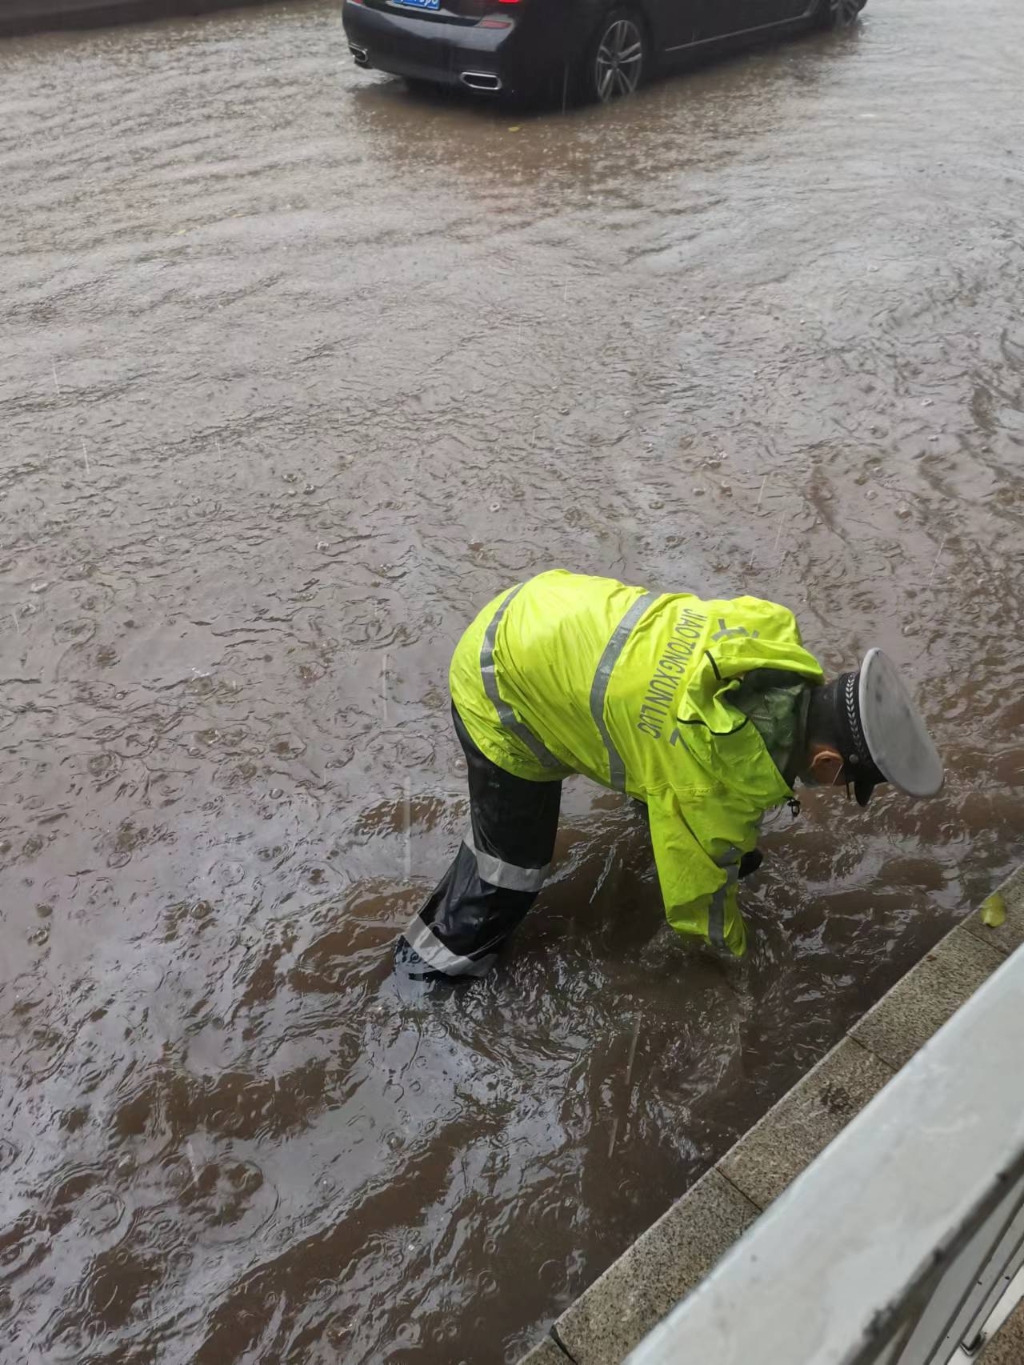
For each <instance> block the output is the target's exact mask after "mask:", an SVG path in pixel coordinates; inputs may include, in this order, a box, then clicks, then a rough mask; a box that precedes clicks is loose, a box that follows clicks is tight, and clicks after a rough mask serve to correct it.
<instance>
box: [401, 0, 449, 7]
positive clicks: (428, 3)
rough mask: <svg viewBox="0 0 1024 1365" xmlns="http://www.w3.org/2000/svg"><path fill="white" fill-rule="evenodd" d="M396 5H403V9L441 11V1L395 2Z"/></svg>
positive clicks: (412, 0)
mask: <svg viewBox="0 0 1024 1365" xmlns="http://www.w3.org/2000/svg"><path fill="white" fill-rule="evenodd" d="M393 3H394V4H396V5H401V6H402V7H403V9H440V8H441V0H393Z"/></svg>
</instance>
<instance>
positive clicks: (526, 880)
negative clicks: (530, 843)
mask: <svg viewBox="0 0 1024 1365" xmlns="http://www.w3.org/2000/svg"><path fill="white" fill-rule="evenodd" d="M462 842H463V843H464V844H465V845H466V847H467V848H468V849H469V851H470V853H472V855H473V857H474V858H475V859H476V870H477V872H478V873H479V874H480V880H481V881H483V882H486V883H487V884H488V886H500V887H501V889H502V890H503V891H540V889H541V888H542V887H543V885H544V883H545V881H546V880H547V875H548V872H549V871H550V870H551V864H550V863H548V864H547V866H546V867H517V866H516V864H515V863H506V862H503V861H502V860H501V858H496V857H495V856H494V854H493V853H484V852H483V851H482V850H481V849H479V848H477V846H476V844H475V843H474V842H473V831H472V829H470V830H469V832H468V833H467V834H466V837H465V838H464V839H463V841H462Z"/></svg>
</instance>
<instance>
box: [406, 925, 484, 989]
mask: <svg viewBox="0 0 1024 1365" xmlns="http://www.w3.org/2000/svg"><path fill="white" fill-rule="evenodd" d="M405 941H406V943H408V945H409V947H410V948H412V950H413V951H414V952H415V953H417V954H418V955H419V956H420V957H421V958H422V959H423V961H424V962H425V963H426V964H427V966H428V967H433V968H434V970H435V971H437V972H444V974H445V976H483V975H484V973H485V972H487V971H489V970H490V969H491V967H493V965H494V963H495V961H496V959H497V953H488V954H487V956H486V957H481V958H472V957H461V956H460V955H459V954H458V953H453V952H451V950H450V949H448V948H446V947H445V946H444V944H443V943H442V942H441V940H440V939H439V938H438V937H437V935H436V934H435V933H434V931H433V929H431V927H430V925H429V924H424V923H423V921H422V920H421V919H420V917H419V915H413V917H412V919H411V920H410V921H409V923H408V925H407V926H406V929H405Z"/></svg>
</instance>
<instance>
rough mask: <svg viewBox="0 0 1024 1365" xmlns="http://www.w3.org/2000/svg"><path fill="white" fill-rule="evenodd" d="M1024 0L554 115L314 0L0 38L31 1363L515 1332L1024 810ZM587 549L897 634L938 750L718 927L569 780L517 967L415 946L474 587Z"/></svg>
mask: <svg viewBox="0 0 1024 1365" xmlns="http://www.w3.org/2000/svg"><path fill="white" fill-rule="evenodd" d="M1022 49H1024V11H1022V9H1021V6H1020V4H1019V3H1018V0H970V3H968V2H967V0H960V2H959V3H958V2H957V0H889V3H879V0H872V3H871V4H870V6H869V8H868V10H867V12H866V15H865V22H864V24H863V26H862V28H861V29H860V31H859V32H857V33H853V34H850V35H848V36H838V37H833V36H822V37H820V38H812V39H810V40H806V41H801V42H797V43H793V44H791V45H789V46H786V47H784V48H780V49H777V50H773V51H765V52H760V53H756V54H752V55H748V56H745V57H741V58H739V59H737V60H734V61H730V62H727V63H722V64H718V65H715V66H712V67H709V68H706V69H704V70H702V71H699V72H696V73H694V74H692V75H690V76H688V77H683V78H679V79H674V80H671V81H668V82H666V83H663V84H659V85H655V86H653V87H652V88H650V89H649V90H648V91H647V92H646V93H644V94H643V95H642V96H640V97H639V98H637V99H635V100H634V101H633V102H631V103H629V104H626V105H621V106H619V107H616V108H611V109H608V110H587V111H580V112H576V113H570V114H569V115H568V116H566V117H559V116H542V117H535V116H527V115H517V114H509V113H508V112H502V111H500V110H494V109H489V108H486V107H484V108H481V107H473V106H466V105H463V104H460V103H457V102H445V103H428V102H424V101H423V100H421V99H417V98H413V97H412V96H411V95H409V94H407V93H406V92H405V91H404V89H403V88H402V86H401V85H400V84H398V83H396V82H393V81H390V80H388V79H386V78H383V77H380V76H376V75H373V74H368V73H362V72H358V71H356V70H355V69H354V68H353V67H352V65H351V63H350V61H349V59H348V57H347V54H346V51H345V46H344V42H343V36H342V31H341V26H340V19H339V16H338V14H337V12H336V11H335V10H334V9H333V8H329V7H320V6H312V7H303V6H299V7H278V8H274V9H265V10H249V11H245V12H239V13H232V14H226V15H221V16H219V17H216V18H206V19H202V20H187V21H181V22H174V23H167V24H162V25H152V26H149V27H138V28H128V29H123V30H120V31H109V32H94V33H90V34H85V35H56V36H47V37H42V38H36V39H31V40H28V39H26V40H16V41H10V42H7V43H5V44H4V45H3V46H2V47H0V185H2V187H3V188H2V203H0V223H2V246H0V250H2V270H0V313H2V316H3V324H4V325H3V331H2V336H0V352H2V369H0V421H2V439H3V450H2V470H0V639H2V651H3V663H2V669H0V675H2V689H0V747H2V755H3V790H2V798H0V800H2V826H0V865H2V871H0V906H2V911H0V913H2V925H3V932H2V939H0V956H2V973H0V1041H2V1049H3V1051H2V1062H0V1065H2V1120H0V1125H2V1126H0V1166H2V1168H3V1169H2V1182H0V1317H2V1318H3V1329H2V1330H3V1345H2V1347H0V1354H2V1358H3V1361H4V1365H30V1363H31V1365H35V1363H36V1362H43V1361H45V1362H47V1365H49V1362H63V1361H74V1362H76V1363H78V1365H98V1363H99V1362H105V1363H107V1365H114V1363H115V1362H116V1363H117V1365H149V1363H150V1362H160V1365H163V1363H164V1362H167V1363H168V1365H193V1363H194V1365H228V1363H229V1362H237V1363H238V1365H243V1362H244V1363H245V1365H253V1363H254V1362H266V1363H269V1362H280V1365H317V1363H324V1365H326V1362H329V1361H330V1362H338V1361H343V1362H345V1363H346V1365H380V1363H381V1362H388V1363H389V1365H405V1363H406V1362H410V1363H411V1362H417V1363H419V1362H423V1363H424V1365H457V1362H464V1363H465V1365H499V1363H500V1362H506V1361H512V1360H513V1359H514V1358H515V1357H516V1355H517V1353H518V1352H519V1351H520V1350H521V1349H523V1348H524V1347H525V1346H526V1345H527V1344H528V1343H529V1342H530V1341H531V1340H532V1339H533V1337H534V1336H535V1335H536V1333H537V1332H538V1331H540V1330H542V1329H543V1327H544V1326H545V1325H546V1324H547V1323H548V1322H549V1321H550V1320H551V1319H552V1318H553V1316H554V1315H555V1314H556V1313H557V1312H559V1311H560V1310H561V1309H562V1308H563V1307H564V1306H565V1305H566V1303H567V1302H568V1301H569V1300H570V1298H571V1297H572V1296H573V1295H575V1294H576V1293H577V1292H578V1291H579V1290H580V1289H582V1288H583V1287H584V1286H585V1285H586V1284H588V1283H589V1282H590V1281H591V1280H592V1279H593V1278H594V1277H595V1276H596V1275H597V1274H598V1273H599V1272H600V1271H601V1270H602V1269H603V1268H604V1267H605V1266H606V1265H607V1264H608V1263H609V1262H610V1261H611V1260H612V1259H613V1258H614V1257H615V1256H616V1255H617V1253H619V1252H620V1251H621V1250H622V1249H623V1248H624V1247H625V1246H626V1244H627V1243H628V1242H629V1241H630V1239H631V1238H632V1237H633V1236H634V1235H635V1234H637V1233H638V1232H640V1231H641V1229H643V1228H644V1227H646V1226H647V1225H648V1224H649V1223H650V1222H651V1221H652V1219H654V1218H655V1217H656V1216H657V1215H658V1214H659V1213H660V1212H661V1211H662V1210H663V1209H664V1208H665V1207H666V1206H667V1205H668V1204H669V1202H670V1201H671V1200H672V1199H673V1198H674V1197H675V1196H677V1195H678V1194H679V1193H680V1192H681V1191H682V1190H683V1189H684V1188H685V1187H686V1186H687V1185H688V1184H689V1183H691V1182H692V1181H693V1180H694V1179H695V1178H696V1177H697V1176H698V1175H699V1173H700V1172H701V1171H702V1170H703V1169H704V1168H705V1167H706V1166H707V1165H708V1164H709V1162H710V1161H711V1160H712V1159H713V1158H714V1157H715V1156H716V1155H717V1154H719V1153H721V1152H722V1151H723V1149H724V1148H725V1147H726V1146H727V1145H728V1144H729V1142H730V1141H731V1140H732V1139H733V1138H734V1137H735V1136H736V1135H737V1134H738V1133H739V1132H740V1131H741V1130H742V1129H743V1128H744V1127H745V1126H746V1125H747V1124H748V1123H749V1122H750V1121H751V1120H752V1119H753V1118H755V1117H756V1116H757V1115H759V1114H760V1113H761V1112H762V1111H763V1110H764V1109H765V1108H766V1107H767V1105H768V1104H769V1102H770V1101H771V1100H772V1099H773V1098H774V1097H776V1096H778V1095H779V1094H780V1093H781V1092H782V1091H783V1089H784V1088H785V1087H786V1086H787V1085H788V1084H789V1083H790V1082H792V1081H793V1080H794V1078H795V1077H796V1076H797V1075H798V1074H799V1073H800V1072H801V1071H802V1070H803V1069H805V1068H806V1067H807V1066H808V1065H809V1064H810V1063H811V1061H812V1060H813V1059H815V1058H816V1057H818V1056H819V1055H820V1054H821V1053H822V1052H823V1051H824V1050H825V1049H826V1048H827V1047H828V1046H829V1045H830V1044H831V1043H832V1042H833V1041H834V1040H835V1039H836V1038H837V1037H838V1035H839V1034H840V1033H841V1032H842V1030H843V1029H844V1027H845V1026H846V1025H848V1024H849V1022H850V1021H851V1020H852V1019H853V1018H854V1017H855V1016H856V1015H857V1014H858V1013H859V1012H861V1011H862V1010H864V1009H865V1008H866V1007H867V1006H868V1005H869V1004H870V1003H871V1002H872V1001H873V1000H875V999H876V998H877V997H878V996H879V995H880V994H881V993H882V992H883V991H884V990H885V989H886V987H888V986H889V985H890V984H891V983H892V982H893V980H894V979H895V978H896V977H897V976H898V975H899V974H900V973H902V972H903V971H904V970H905V969H906V968H908V967H909V966H910V965H911V964H912V963H913V962H914V961H915V960H916V959H917V958H918V957H919V956H920V955H921V954H922V953H923V952H924V951H925V950H927V949H928V947H929V946H930V945H931V944H933V943H934V942H935V941H936V940H937V939H938V938H939V937H940V936H941V935H942V934H943V933H944V931H945V930H946V929H948V928H949V927H950V925H951V924H953V923H954V922H955V921H956V920H957V918H958V917H959V916H961V915H962V914H963V913H964V911H965V909H966V907H967V906H968V905H969V904H970V903H971V902H972V901H975V900H976V899H977V898H978V896H979V895H980V894H981V893H982V892H983V891H984V890H985V889H986V888H988V887H990V886H991V885H992V884H993V883H994V881H995V880H996V878H997V877H999V876H1000V874H1002V873H1004V872H1006V871H1007V870H1008V869H1009V868H1010V866H1011V865H1012V864H1013V863H1014V861H1015V860H1017V859H1019V858H1020V856H1021V854H1022V853H1024V829H1022V784H1024V761H1022V754H1024V741H1022V733H1021V730H1022V723H1024V695H1022V689H1021V679H1022V663H1024V643H1022V637H1024V606H1022V603H1024V582H1022V562H1024V561H1022V550H1024V489H1022V455H1024V321H1022V319H1024V247H1022V236H1024V230H1022V226H1021V225H1022V222H1024V176H1022V148H1024V100H1022V99H1021V93H1020V76H1019V54H1020V52H1021V50H1022ZM553 565H566V566H569V567H572V568H576V569H580V570H586V571H591V572H598V573H613V574H616V575H619V576H621V577H623V578H625V579H626V580H628V581H631V582H638V583H644V584H650V585H659V586H664V587H672V588H685V587H689V588H693V589H695V590H697V591H705V592H709V593H710V592H714V593H716V594H719V595H724V594H729V593H736V592H740V591H751V592H754V593H758V594H761V595H766V596H772V597H775V598H777V599H779V600H781V601H783V602H786V603H789V604H790V605H792V606H793V607H794V608H795V609H796V611H797V612H798V615H799V617H800V619H801V622H802V624H803V627H804V631H805V636H806V638H807V639H808V641H809V643H810V644H811V646H812V647H814V648H816V649H817V650H819V651H820V652H821V653H822V654H823V656H824V657H825V659H826V660H827V662H828V664H829V666H830V667H833V668H835V667H837V666H840V665H843V664H851V663H853V662H855V661H856V659H857V658H858V655H859V652H860V651H861V650H863V649H864V648H865V647H866V646H868V645H869V644H871V643H878V644H881V645H883V646H884V647H885V648H886V649H888V650H889V651H891V653H892V654H893V655H894V656H895V657H896V658H897V659H898V660H899V661H900V662H901V663H902V664H903V665H904V666H905V667H906V668H907V670H908V671H909V673H910V674H911V675H912V677H913V679H914V680H915V685H916V687H917V689H918V691H919V694H920V697H921V699H922V702H923V706H924V709H925V710H926V712H927V713H928V715H929V717H930V718H931V721H932V722H933V725H934V729H935V732H936V734H937V737H938V739H939V741H940V743H941V746H942V748H943V750H944V753H945V756H946V759H947V762H948V766H949V781H948V785H947V788H946V791H945V793H944V795H943V797H942V798H941V799H940V800H937V801H936V802H934V803H931V804H928V805H922V806H914V805H911V804H908V803H906V802H904V801H902V800H896V799H893V798H892V797H891V796H884V797H882V799H880V800H877V801H876V803H875V805H874V806H873V807H872V809H871V811H870V813H866V814H865V813H860V812H859V811H858V810H857V809H856V808H854V809H853V810H850V809H849V808H848V807H847V806H846V803H845V802H844V801H843V800H842V798H841V797H837V796H832V797H828V798H827V799H821V798H817V799H816V798H814V797H812V798H810V799H808V800H807V802H806V805H805V810H804V814H803V816H802V818H800V819H799V820H798V821H797V822H795V823H792V822H791V820H790V816H789V814H788V813H783V814H782V815H781V816H780V817H779V818H777V819H775V820H774V821H773V823H772V828H771V832H770V834H769V836H768V837H767V839H766V847H767V850H768V852H769V855H770V856H769V861H768V863H767V866H766V869H765V872H764V874H763V875H762V876H761V877H760V878H758V879H756V881H755V883H753V884H751V889H750V891H749V892H748V893H747V895H746V904H747V907H748V910H749V913H750V918H751V921H752V924H753V926H754V930H755V932H754V939H753V949H752V952H751V955H750V958H749V961H748V962H747V964H746V965H745V966H744V967H743V968H741V969H740V970H739V971H738V972H736V973H734V974H732V975H730V976H728V977H727V976H725V975H723V974H722V972H721V971H720V970H719V968H718V967H717V966H715V965H713V964H709V963H707V962H705V961H703V960H701V959H700V958H699V957H698V958H694V957H692V956H690V955H688V954H686V953H685V952H683V951H681V949H680V948H679V947H678V946H677V945H676V944H675V942H674V941H673V939H672V935H671V934H670V933H669V931H667V930H665V929H663V928H662V917H661V911H660V908H659V905H658V897H657V891H656V885H655V880H654V873H653V868H652V866H651V861H650V856H649V853H648V849H647V844H646V839H645V833H644V829H643V826H642V824H641V823H640V822H639V821H638V820H637V818H636V817H635V816H634V815H633V814H632V813H631V811H630V810H629V809H628V808H626V807H624V805H623V803H622V802H621V801H620V800H619V798H617V797H611V796H608V795H607V794H603V793H601V792H600V791H599V790H598V789H597V788H593V787H588V786H586V785H585V784H584V783H582V782H580V783H579V784H575V785H574V784H570V788H569V790H568V792H567V800H566V806H565V816H564V819H563V828H562V833H561V836H560V843H559V852H558V866H557V872H556V875H555V877H554V881H553V884H552V885H551V886H550V888H549V889H548V891H546V893H545V895H544V897H543V899H542V901H541V902H540V905H539V906H538V908H537V910H536V911H535V912H534V913H533V914H532V915H531V916H530V918H529V919H528V921H527V922H526V924H525V925H524V926H523V928H522V930H521V932H520V933H519V935H518V938H517V940H516V942H515V945H514V950H513V951H512V952H511V953H510V954H509V956H508V958H507V960H506V961H505V962H504V964H503V965H502V966H501V967H500V969H499V970H497V971H495V972H494V974H493V975H492V976H491V977H490V978H488V979H487V980H485V981H483V982H481V983H479V984H476V985H473V986H471V987H470V988H469V989H467V990H465V991H459V992H456V993H454V994H447V993H441V994H437V993H431V992H420V993H417V992H416V991H415V990H412V989H411V988H409V987H408V986H406V987H404V988H401V987H399V986H397V985H396V984H395V982H394V981H393V979H392V978H391V976H390V975H389V969H388V961H387V954H388V948H389V945H390V943H391V941H392V939H393V938H394V936H395V934H396V931H397V930H398V929H399V927H400V926H401V925H402V924H403V923H404V921H405V919H406V917H407V916H408V915H409V913H410V911H411V909H412V908H413V906H414V905H415V903H416V901H417V898H418V897H419V896H421V895H422V894H423V893H424V891H425V890H426V889H427V888H428V887H429V886H430V885H431V884H432V882H433V881H434V880H435V879H436V877H437V876H438V875H439V874H440V872H441V870H442V869H443V867H444V866H445V864H446V861H447V859H448V857H449V856H450V854H451V852H452V849H453V848H454V845H455V843H456V841H457V839H458V837H459V833H460V831H461V829H462V826H463V822H464V820H465V818H466V807H465V803H464V797H463V793H462V788H461V777H460V773H459V769H458V764H457V752H456V745H455V743H454V741H453V737H452V733H451V729H450V723H449V717H448V711H447V698H446V688H445V683H446V667H447V660H448V656H449V653H450V650H451V647H452V644H453V642H454V640H455V639H456V637H457V635H458V633H459V631H460V629H461V628H462V626H463V625H464V624H465V622H466V621H467V620H468V619H469V617H470V615H471V614H472V613H473V612H475V611H476V610H477V608H478V607H479V606H480V605H481V604H482V603H483V602H484V601H486V600H487V599H488V598H489V597H490V596H491V595H492V594H493V593H494V592H496V591H497V590H498V589H499V588H500V587H502V586H503V585H505V584H508V583H511V582H514V581H516V580H518V579H519V578H521V577H523V576H525V575H528V574H530V573H532V572H534V571H536V570H540V569H542V568H545V567H549V566H553ZM407 835H408V838H407V837H406V836H407ZM634 1045H635V1056H634V1057H633V1058H632V1064H631V1062H630V1055H631V1051H632V1050H633V1048H634Z"/></svg>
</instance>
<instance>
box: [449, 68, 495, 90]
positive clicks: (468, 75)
mask: <svg viewBox="0 0 1024 1365" xmlns="http://www.w3.org/2000/svg"><path fill="white" fill-rule="evenodd" d="M459 80H460V81H461V82H462V84H463V85H468V86H469V88H470V90H485V91H486V92H487V93H488V94H489V95H496V94H497V93H498V91H499V90H500V89H501V78H500V77H499V76H496V75H495V74H494V72H493V71H463V73H462V75H461V76H460V77H459Z"/></svg>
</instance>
